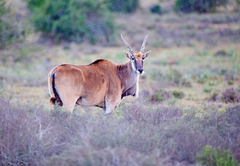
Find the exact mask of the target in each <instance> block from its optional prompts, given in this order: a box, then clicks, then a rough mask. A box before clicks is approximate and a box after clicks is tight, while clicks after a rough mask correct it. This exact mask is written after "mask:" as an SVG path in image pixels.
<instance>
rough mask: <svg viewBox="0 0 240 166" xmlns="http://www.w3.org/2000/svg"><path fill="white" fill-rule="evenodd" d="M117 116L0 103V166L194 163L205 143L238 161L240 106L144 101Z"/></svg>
mask: <svg viewBox="0 0 240 166" xmlns="http://www.w3.org/2000/svg"><path fill="white" fill-rule="evenodd" d="M142 103H143V102H137V103H135V104H131V105H130V104H125V105H123V106H122V108H121V110H119V112H118V113H116V114H112V115H109V116H105V115H103V114H102V112H93V111H89V112H75V113H73V114H69V113H67V112H65V111H62V110H61V109H59V108H57V109H54V110H45V109H44V108H43V107H38V106H27V105H21V104H19V105H17V106H14V105H12V104H10V103H9V100H7V99H2V98H1V99H0V106H1V107H0V126H1V128H0V132H1V139H0V163H1V165H169V166H171V165H177V164H178V165H191V164H193V163H194V162H195V156H196V154H197V153H198V152H200V151H201V150H202V148H203V147H204V146H205V145H209V146H213V147H217V146H221V147H222V149H225V150H226V149H230V150H231V152H232V154H233V156H234V157H235V158H236V159H237V160H239V159H240V156H239V149H238V148H236V147H238V143H239V134H238V133H239V127H238V126H239V125H240V119H239V117H240V116H239V115H238V114H239V112H240V111H239V109H240V106H239V105H235V106H232V107H229V108H227V109H226V111H221V109H219V108H218V107H215V106H205V107H202V108H201V109H204V110H205V111H203V110H201V109H200V108H199V107H190V108H188V109H180V108H177V107H174V106H171V107H166V106H163V105H159V104H147V103H145V102H144V104H142Z"/></svg>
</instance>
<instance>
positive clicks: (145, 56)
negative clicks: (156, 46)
mask: <svg viewBox="0 0 240 166" xmlns="http://www.w3.org/2000/svg"><path fill="white" fill-rule="evenodd" d="M150 53H151V50H150V51H148V52H146V53H145V54H143V56H142V58H143V59H145V58H147V57H148V55H149V54H150Z"/></svg>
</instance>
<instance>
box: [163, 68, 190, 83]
mask: <svg viewBox="0 0 240 166" xmlns="http://www.w3.org/2000/svg"><path fill="white" fill-rule="evenodd" d="M167 79H168V80H169V82H170V83H171V84H172V85H175V86H185V87H192V85H191V83H190V82H189V81H187V80H186V79H185V78H184V77H183V75H182V73H181V72H180V71H178V70H170V71H169V72H168V73H167Z"/></svg>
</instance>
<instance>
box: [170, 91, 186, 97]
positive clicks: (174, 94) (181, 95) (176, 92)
mask: <svg viewBox="0 0 240 166" xmlns="http://www.w3.org/2000/svg"><path fill="white" fill-rule="evenodd" d="M172 95H173V96H174V97H175V98H178V99H182V98H183V97H184V93H183V92H181V91H176V90H174V91H173V92H172Z"/></svg>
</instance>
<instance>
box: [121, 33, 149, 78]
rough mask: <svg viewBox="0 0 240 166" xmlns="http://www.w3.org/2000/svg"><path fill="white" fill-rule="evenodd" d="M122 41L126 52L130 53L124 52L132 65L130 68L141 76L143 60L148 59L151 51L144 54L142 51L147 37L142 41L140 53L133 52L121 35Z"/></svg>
mask: <svg viewBox="0 0 240 166" xmlns="http://www.w3.org/2000/svg"><path fill="white" fill-rule="evenodd" d="M121 37H122V40H123V42H124V44H125V45H126V46H127V48H128V50H129V52H130V53H128V52H124V54H125V55H126V56H127V58H129V59H130V61H131V63H132V68H133V70H134V71H135V72H137V73H139V74H142V73H143V60H144V59H145V58H147V57H148V55H149V54H150V52H151V50H150V51H148V52H146V53H144V49H145V44H146V41H147V37H148V35H147V36H146V37H145V39H144V40H143V43H142V48H141V51H140V52H137V51H135V52H134V51H133V50H132V48H131V47H130V46H129V44H128V43H127V42H126V41H125V39H124V38H123V35H122V34H121Z"/></svg>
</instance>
